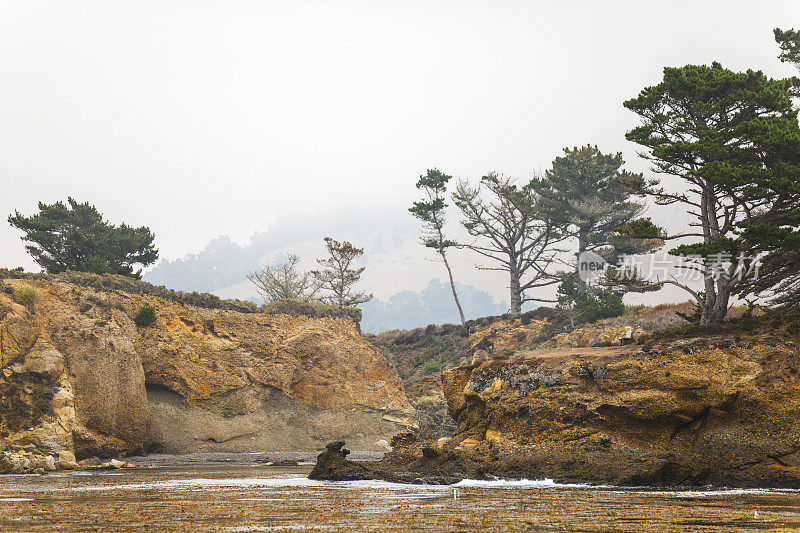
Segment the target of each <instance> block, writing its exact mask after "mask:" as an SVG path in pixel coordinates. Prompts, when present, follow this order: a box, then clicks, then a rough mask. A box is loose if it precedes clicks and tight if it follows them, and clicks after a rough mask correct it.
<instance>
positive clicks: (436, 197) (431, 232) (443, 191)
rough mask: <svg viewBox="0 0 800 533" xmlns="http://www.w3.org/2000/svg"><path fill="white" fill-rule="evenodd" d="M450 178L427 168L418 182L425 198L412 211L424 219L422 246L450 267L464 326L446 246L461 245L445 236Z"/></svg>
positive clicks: (456, 295) (454, 295)
mask: <svg viewBox="0 0 800 533" xmlns="http://www.w3.org/2000/svg"><path fill="white" fill-rule="evenodd" d="M451 178H452V176H448V175H447V174H444V173H442V172H440V171H438V170H436V169H433V170H431V169H428V172H427V173H426V174H425V175H423V176H420V177H419V181H417V189H420V190H421V191H423V192H424V193H425V197H424V198H423V199H422V200H419V201H417V202H414V205H413V206H412V207H410V208H409V211H410V212H411V214H412V215H414V216H415V217H416V218H418V219H419V220H421V221H422V222H423V229H422V239H421V240H422V244H423V246H426V247H428V248H433V249H434V250H436V253H438V254H439V255H440V256H441V258H442V262H443V263H444V266H445V268H446V269H447V276H448V278H449V279H450V290H451V291H452V292H453V299H454V300H455V302H456V307H457V308H458V314H459V316H460V317H461V324H462V325H463V324H464V322H465V320H464V311H463V310H462V309H461V302H459V301H458V293H457V292H456V284H455V282H454V281H453V270H452V269H451V268H450V263H449V262H448V261H447V249H448V248H452V247H455V246H458V243H456V241H453V240H450V239H448V238H446V237H445V235H444V223H445V210H446V209H447V202H446V195H447V182H448V181H450V179H451Z"/></svg>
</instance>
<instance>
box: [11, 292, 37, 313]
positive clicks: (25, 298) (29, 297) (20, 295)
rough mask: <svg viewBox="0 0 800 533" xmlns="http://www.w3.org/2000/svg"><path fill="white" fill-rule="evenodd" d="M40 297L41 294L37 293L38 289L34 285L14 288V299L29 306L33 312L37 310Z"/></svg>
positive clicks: (29, 309)
mask: <svg viewBox="0 0 800 533" xmlns="http://www.w3.org/2000/svg"><path fill="white" fill-rule="evenodd" d="M38 299H39V295H38V294H36V289H34V288H33V287H28V286H23V287H19V288H18V289H15V290H14V300H15V301H16V302H17V303H18V304H21V305H24V306H25V307H27V308H28V311H30V312H31V313H33V312H34V311H35V308H36V302H37V301H38Z"/></svg>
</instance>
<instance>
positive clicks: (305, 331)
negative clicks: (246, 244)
mask: <svg viewBox="0 0 800 533" xmlns="http://www.w3.org/2000/svg"><path fill="white" fill-rule="evenodd" d="M22 278H23V279H12V278H11V277H7V278H5V279H3V280H2V285H3V286H2V289H3V290H2V291H0V371H2V375H1V376H0V449H7V448H13V447H24V446H26V445H27V446H29V447H30V446H33V447H35V448H37V449H40V450H42V451H46V452H49V453H55V454H57V452H59V451H62V450H70V451H74V452H75V454H76V455H77V456H78V458H81V457H87V456H92V455H97V456H116V455H121V454H125V453H132V452H137V451H144V450H148V449H150V450H162V451H166V452H176V453H183V452H192V451H248V450H253V451H255V450H314V449H316V448H317V447H318V446H319V445H320V444H321V443H324V442H325V441H327V440H330V439H334V438H343V437H344V438H347V439H348V440H350V441H354V442H355V444H354V445H355V446H357V447H359V448H364V449H375V448H379V447H380V446H381V444H379V441H380V440H382V439H385V438H388V436H390V435H391V434H393V433H395V432H397V430H398V429H400V428H404V427H407V426H408V425H409V424H410V422H409V421H410V420H411V415H412V412H413V410H412V408H411V406H410V405H409V403H408V400H407V398H406V396H405V392H404V390H403V386H402V383H401V381H400V379H399V377H398V376H397V374H396V372H395V371H394V369H393V368H392V367H391V365H390V364H389V363H387V362H386V361H385V359H384V358H383V357H381V355H380V354H379V353H378V352H377V351H376V350H375V349H374V348H373V347H372V346H371V345H369V344H368V343H366V342H364V341H363V340H362V339H361V336H360V332H359V331H358V328H357V324H356V323H355V322H354V321H353V320H352V319H351V318H349V317H347V316H304V315H297V314H294V315H291V314H263V313H254V312H246V313H244V312H239V311H236V310H233V309H230V308H227V309H213V308H207V307H198V306H193V305H187V304H186V303H185V302H184V301H182V300H181V299H180V298H172V297H165V298H162V297H158V296H153V295H152V294H147V291H142V292H141V293H137V292H136V284H135V283H134V284H131V286H130V287H127V286H125V287H123V288H125V289H126V290H119V289H115V288H110V289H109V288H95V287H92V286H87V284H85V283H71V282H69V281H68V280H64V278H63V277H46V276H27V277H24V276H23V277H22ZM100 281H102V279H101V280H100ZM89 285H91V284H89ZM95 285H102V284H95ZM112 287H113V285H112ZM26 288H32V289H34V291H35V301H28V300H26V304H27V305H21V304H20V303H17V302H15V294H17V295H19V291H20V289H26ZM149 292H153V291H149ZM167 296H169V295H167ZM16 299H17V300H19V298H18V297H17V298H16ZM145 303H148V304H150V305H151V306H152V307H154V308H155V309H156V316H157V318H156V321H155V323H154V324H152V325H149V326H146V327H137V325H136V324H135V323H134V320H133V319H134V317H135V316H136V315H137V313H138V312H139V311H140V309H141V308H142V306H143V305H144V304H145ZM209 307H213V306H209ZM227 307H230V306H227Z"/></svg>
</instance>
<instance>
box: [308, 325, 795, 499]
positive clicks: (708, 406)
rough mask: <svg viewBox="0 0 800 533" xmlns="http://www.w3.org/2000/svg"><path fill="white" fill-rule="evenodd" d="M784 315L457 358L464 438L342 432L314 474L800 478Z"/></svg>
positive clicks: (692, 481) (778, 481)
mask: <svg viewBox="0 0 800 533" xmlns="http://www.w3.org/2000/svg"><path fill="white" fill-rule="evenodd" d="M754 320H755V319H754ZM781 320H782V319H781V317H779V316H777V314H773V315H772V316H771V317H765V318H764V319H758V321H760V322H758V321H757V322H758V323H760V324H762V326H757V327H742V328H740V330H739V331H735V328H728V327H727V326H720V327H719V328H718V329H719V331H713V330H711V331H706V332H704V333H702V334H698V332H696V331H695V332H691V331H687V332H683V333H682V334H674V335H672V334H670V335H665V336H663V337H662V338H658V335H655V336H654V337H653V338H644V339H641V340H640V341H638V343H637V344H634V345H628V346H608V345H605V346H597V347H586V346H582V347H581V346H578V347H575V346H572V347H563V346H552V347H546V346H545V347H541V348H538V349H535V350H521V351H518V352H516V353H514V354H513V356H510V357H509V356H504V355H503V354H495V356H494V357H491V358H489V359H488V360H482V361H481V360H477V361H474V362H473V364H470V365H462V366H459V367H456V368H453V369H450V370H448V371H445V372H444V373H443V374H442V377H441V379H442V387H443V393H444V396H445V398H446V400H447V410H448V412H449V414H450V416H452V417H453V419H454V420H455V423H456V430H455V433H454V435H453V436H452V438H442V439H439V440H433V441H424V440H420V439H418V438H417V437H416V436H414V435H413V434H412V433H404V434H401V435H398V436H396V437H395V438H394V439H393V440H392V448H393V449H392V451H391V452H390V453H388V454H387V455H386V456H385V458H384V459H383V460H382V461H381V462H379V463H376V464H367V463H361V464H355V463H353V462H352V461H349V460H348V459H347V458H346V453H342V451H341V446H339V445H338V443H336V445H332V446H331V448H329V449H328V450H327V451H325V452H323V454H322V455H321V456H320V458H319V461H318V466H317V468H316V469H315V471H314V472H312V477H316V478H319V479H329V480H333V479H337V478H339V477H342V478H344V479H354V478H370V477H371V478H379V479H387V480H393V481H404V482H428V483H452V482H456V481H458V480H460V479H463V478H475V479H495V478H508V479H521V478H527V479H543V478H549V479H554V480H556V481H559V482H581V483H596V484H613V485H620V486H635V485H651V486H704V485H714V486H736V487H785V488H798V487H800V357H798V349H797V346H796V345H795V341H794V340H792V339H793V337H794V334H793V333H789V332H787V331H786V328H785V326H786V323H781ZM788 320H791V318H787V319H786V320H785V321H784V322H786V321H788ZM726 328H727V329H731V331H727V329H726ZM789 331H793V328H791V327H790V328H789ZM345 451H346V450H345Z"/></svg>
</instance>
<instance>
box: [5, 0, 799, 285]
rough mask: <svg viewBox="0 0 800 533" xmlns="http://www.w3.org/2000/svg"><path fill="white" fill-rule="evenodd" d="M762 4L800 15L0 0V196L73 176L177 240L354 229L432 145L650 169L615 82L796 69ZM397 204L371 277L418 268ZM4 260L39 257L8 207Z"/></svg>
mask: <svg viewBox="0 0 800 533" xmlns="http://www.w3.org/2000/svg"><path fill="white" fill-rule="evenodd" d="M776 26H779V27H783V28H786V27H795V28H797V27H798V26H800V5H799V4H798V3H797V1H796V0H791V1H790V0H787V1H766V2H759V3H756V2H752V1H718V2H717V1H709V2H699V1H671V2H659V3H655V2H647V1H642V0H639V1H613V2H612V1H606V2H597V1H585V2H577V1H573V2H542V3H537V2H502V1H485V2H466V1H458V2H408V1H404V2H392V3H389V2H375V1H371V2H298V1H295V2H285V3H281V2H244V1H197V0H193V1H185V2H184V1H169V0H160V1H154V2H142V1H137V2H116V1H109V0H102V1H75V2H63V1H53V2H37V1H30V0H20V1H2V0H0V180H1V181H2V184H3V187H2V190H0V215H2V218H3V219H5V217H6V216H7V215H8V214H10V213H11V212H13V210H14V209H19V210H20V211H21V212H23V213H32V212H33V211H35V209H36V202H37V201H40V200H41V201H45V202H53V201H56V200H63V199H65V198H66V197H67V195H72V196H74V197H76V198H77V199H79V200H82V201H83V200H89V201H91V202H93V203H94V204H95V205H97V207H98V208H99V209H100V210H101V212H103V214H104V215H105V216H106V217H107V218H108V219H109V220H111V221H113V222H122V221H125V222H127V223H129V224H132V225H147V226H149V227H150V228H151V229H152V230H153V231H154V232H155V234H156V236H157V239H156V244H157V247H158V248H159V249H160V251H161V257H162V258H165V259H175V258H178V257H181V256H183V255H185V254H187V253H191V252H197V251H199V250H200V249H202V248H203V247H204V246H205V244H206V243H207V242H208V241H209V240H211V239H212V238H213V237H215V236H217V235H229V236H231V238H233V239H234V240H235V241H237V242H241V243H246V242H247V241H248V240H249V237H250V236H251V235H253V234H254V233H255V232H259V231H264V230H267V229H268V228H269V227H270V226H271V225H274V224H276V223H277V222H278V221H281V222H285V221H287V220H292V219H297V220H300V219H302V220H308V219H314V220H318V223H319V226H320V231H319V232H320V236H319V238H320V240H321V238H322V236H324V235H326V234H327V233H328V228H332V227H337V228H339V227H342V225H343V224H344V225H345V226H347V224H348V221H347V220H344V221H343V220H341V217H343V215H342V213H362V212H363V213H365V214H367V218H365V217H364V216H362V217H360V218H357V220H355V219H354V220H353V221H351V222H350V226H351V228H350V230H351V233H352V232H355V234H358V231H361V234H364V235H368V234H369V231H370V227H371V226H373V224H374V225H376V226H377V225H380V226H381V227H385V226H386V225H387V223H390V222H391V221H393V220H398V221H399V220H401V219H402V220H406V217H408V214H407V212H406V210H407V208H408V206H409V205H410V203H411V201H412V200H413V199H415V197H416V191H415V189H414V187H413V184H414V182H415V181H416V177H417V176H418V175H419V174H420V173H422V172H424V170H425V169H426V168H429V167H434V166H435V167H437V168H439V169H441V170H443V171H445V172H448V173H450V174H453V175H456V176H461V177H470V178H478V177H480V176H481V175H482V174H484V173H486V172H487V171H490V170H495V171H498V172H502V173H505V174H509V175H512V176H519V177H521V178H525V177H528V176H530V175H531V174H532V173H533V172H536V171H542V170H544V169H545V168H547V167H548V166H549V163H550V161H552V159H553V158H554V157H555V156H557V155H559V154H560V150H561V149H562V148H563V147H565V146H574V145H581V144H586V143H587V142H591V143H593V144H598V145H599V147H600V149H601V150H603V151H605V152H615V151H622V152H623V153H624V154H625V157H626V160H627V161H628V168H629V169H632V170H638V171H646V170H647V164H646V162H644V161H642V160H641V159H639V158H637V157H636V147H635V146H633V145H632V144H631V143H628V142H627V141H625V139H624V134H625V131H627V130H628V129H630V128H631V127H633V126H635V125H636V124H637V119H636V117H635V116H634V114H633V113H631V112H629V111H626V110H625V109H623V107H622V102H623V101H624V100H625V99H628V98H631V97H633V96H635V95H636V94H637V93H638V92H639V91H640V90H641V89H642V88H643V87H645V86H647V85H653V84H656V83H658V82H659V80H660V76H661V71H662V68H663V67H664V66H680V65H684V64H687V63H710V62H712V61H714V60H718V61H721V62H722V63H723V65H724V66H726V67H729V68H732V69H737V70H740V69H746V68H755V69H761V70H764V71H765V72H766V73H767V74H768V75H770V76H774V77H782V76H788V75H792V74H796V72H795V71H794V69H793V68H792V67H790V66H788V65H783V64H781V63H779V62H778V60H777V58H776V56H777V53H778V49H777V45H776V44H775V43H774V41H773V38H772V28H774V27H776ZM648 214H649V215H650V216H652V217H653V218H654V219H655V220H656V221H657V222H660V223H662V224H665V225H667V226H668V227H670V228H673V229H677V228H679V227H681V224H683V223H684V222H685V220H686V218H685V217H683V216H681V215H680V212H679V211H676V209H675V208H661V207H659V208H654V209H652V210H651V211H650V212H649V213H648ZM454 215H455V213H452V212H451V216H454ZM344 216H345V218H346V215H344ZM331 217H336V220H332V218H331ZM368 217H373V219H372V221H371V220H370V219H369V218H368ZM377 219H381V220H380V224H379V223H378V220H377ZM409 224H410V225H409ZM388 225H390V226H391V224H388ZM412 225H413V224H412V223H407V222H398V228H399V229H398V232H400V233H402V235H403V239H405V241H404V242H406V245H404V246H403V247H400V248H403V250H402V252H401V255H399V256H397V257H396V258H395V259H394V260H392V261H388V263H387V264H393V265H394V267H386V269H384V270H380V271H378V272H375V271H373V272H372V273H371V278H370V283H372V284H373V285H374V287H372V288H373V290H376V292H380V291H381V290H383V289H385V290H383V292H387V291H389V289H388V286H389V285H392V290H394V286H395V285H397V284H398V280H401V281H403V282H404V283H405V282H410V283H416V285H417V286H416V287H409V288H420V287H423V286H425V285H427V281H428V279H429V278H430V277H431V276H428V275H427V274H425V273H422V274H420V273H419V272H414V271H411V270H410V269H409V265H411V264H421V263H420V262H421V261H422V257H423V256H424V253H425V252H424V250H423V249H422V248H421V247H418V246H416V247H415V246H413V240H414V231H413V227H411V226H412ZM410 227H411V229H409V228H410ZM320 248H321V243H320ZM403 258H406V259H408V261H404V259H403ZM473 262H474V259H473V258H469V257H466V256H463V257H461V256H459V258H458V261H457V263H458V264H457V268H460V269H461V270H462V271H464V273H465V276H466V270H467V268H466V267H467V266H469V265H471V264H472V263H473ZM378 264H380V263H378ZM0 265H3V266H18V265H22V266H25V267H26V268H28V269H34V268H35V265H34V264H33V262H32V261H31V260H30V258H29V257H28V255H27V254H26V253H25V251H24V248H23V244H22V243H21V242H20V240H19V233H18V232H16V231H15V230H12V229H11V228H10V227H9V226H8V225H7V224H6V223H5V222H4V221H3V222H2V223H0ZM459 265H460V266H459ZM392 268H394V269H395V271H392ZM431 268H432V269H435V268H438V267H437V266H432V267H431ZM426 272H427V271H426ZM431 272H433V270H431ZM437 274H438V276H434V277H440V278H441V277H442V275H441V272H438V271H437ZM469 276H470V277H472V279H467V280H466V281H465V282H466V283H470V282H473V284H475V283H474V280H475V279H477V277H476V276H477V274H475V273H470V274H469ZM417 278H419V279H417ZM487 279H489V278H487ZM490 279H491V280H492V281H491V283H490V285H492V287H491V289H492V290H493V294H496V295H497V297H503V295H504V291H505V289H504V288H503V283H504V280H503V279H502V278H497V277H495V278H490ZM384 281H385V282H386V284H387V285H386V286H385V287H383V289H382V285H381V284H382V283H384ZM375 287H377V289H376V288H375Z"/></svg>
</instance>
